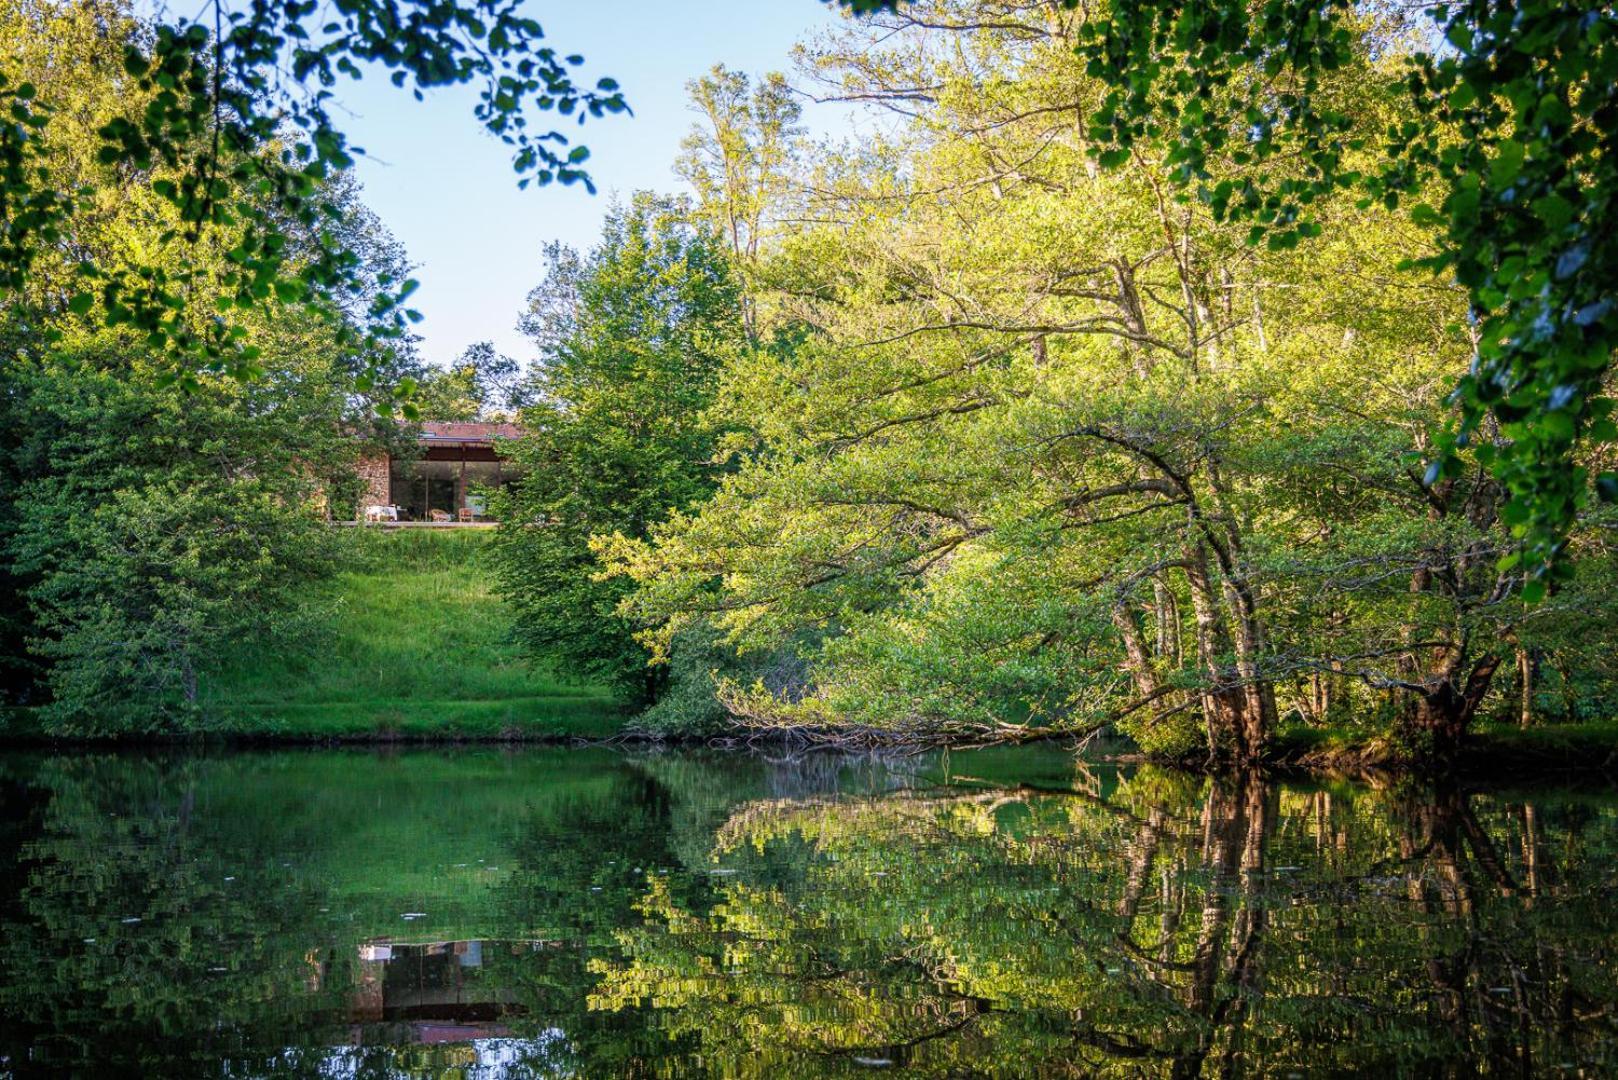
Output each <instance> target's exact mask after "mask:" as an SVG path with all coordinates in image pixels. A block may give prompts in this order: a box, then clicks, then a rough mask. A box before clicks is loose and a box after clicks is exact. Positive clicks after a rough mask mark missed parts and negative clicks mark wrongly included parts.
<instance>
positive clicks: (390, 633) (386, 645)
mask: <svg viewBox="0 0 1618 1080" xmlns="http://www.w3.org/2000/svg"><path fill="white" fill-rule="evenodd" d="M489 535H490V534H489V533H488V532H486V531H484V530H472V529H399V530H380V529H353V530H343V531H342V533H340V534H339V535H338V537H337V540H338V544H339V558H340V559H341V560H342V569H341V570H340V571H339V572H338V573H337V575H336V576H335V577H334V578H333V579H332V581H331V582H330V584H329V585H328V586H327V587H326V588H324V589H323V590H322V591H321V592H320V593H319V594H318V595H316V596H314V597H311V601H310V604H309V610H308V613H307V614H306V616H305V617H307V618H312V619H314V620H316V622H317V623H318V624H319V632H318V633H317V634H316V635H315V636H314V638H313V641H314V644H313V646H312V647H310V648H309V649H307V650H300V651H299V652H297V653H292V654H279V653H275V652H271V651H267V650H263V649H260V648H255V647H254V644H253V643H252V642H244V643H243V644H242V646H241V647H240V648H239V649H237V650H235V651H234V652H233V653H232V654H231V655H230V656H228V657H227V658H226V660H225V662H224V663H223V664H222V665H221V666H220V668H219V669H218V670H217V671H215V672H213V673H211V676H210V677H209V678H206V679H204V680H203V681H202V685H203V695H202V700H201V706H202V712H203V723H202V725H201V726H202V728H203V729H204V730H205V731H207V732H210V733H213V734H221V735H231V736H251V737H263V738H288V739H378V738H401V739H497V738H546V737H550V738H557V737H566V736H585V737H601V736H606V735H611V734H614V733H616V732H617V731H618V729H619V728H620V726H621V725H622V723H623V715H622V712H621V710H620V709H619V707H618V706H617V704H616V703H615V702H614V701H613V700H612V699H611V697H610V696H609V694H608V693H607V691H605V690H604V689H603V688H601V687H599V686H595V685H591V684H589V683H585V682H581V681H578V680H575V679H570V678H568V677H566V675H565V673H561V672H557V671H554V670H547V669H546V667H545V665H543V664H538V665H529V664H527V663H525V662H524V660H523V658H522V656H521V654H520V653H519V652H518V650H517V649H516V648H515V647H514V646H513V645H512V644H511V643H510V641H509V632H510V628H511V623H510V615H509V613H508V612H507V611H506V609H505V608H504V607H503V606H502V605H501V604H500V602H499V600H498V599H497V598H496V597H495V596H494V595H493V593H492V592H491V589H490V581H491V574H490V573H489V571H488V568H487V567H486V565H484V560H485V558H486V553H487V547H488V541H489Z"/></svg>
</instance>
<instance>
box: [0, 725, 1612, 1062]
mask: <svg viewBox="0 0 1618 1080" xmlns="http://www.w3.org/2000/svg"><path fill="white" fill-rule="evenodd" d="M0 799H3V801H0V875H3V876H0V1076H16V1077H33V1076H52V1077H55V1076H72V1075H82V1076H120V1075H139V1076H149V1077H171V1076H172V1077H186V1076H231V1077H257V1076H288V1077H292V1076H299V1077H302V1076H309V1077H333V1078H344V1077H372V1076H375V1077H384V1076H390V1077H391V1076H412V1077H415V1076H421V1077H444V1076H449V1077H458V1076H465V1077H503V1076H588V1077H615V1076H688V1075H699V1076H700V1075H714V1076H861V1075H869V1074H871V1073H882V1072H889V1073H893V1074H898V1075H915V1076H1030V1077H1042V1076H1070V1075H1071V1076H1093V1075H1101V1076H1130V1077H1133V1076H1198V1075H1206V1076H1216V1075H1219V1076H1223V1075H1234V1076H1282V1077H1284V1076H1294V1075H1296V1076H1318V1075H1333V1074H1349V1073H1364V1074H1373V1075H1415V1076H1428V1075H1430V1076H1452V1075H1454V1076H1460V1075H1474V1074H1477V1073H1484V1074H1511V1075H1524V1074H1532V1075H1566V1076H1612V1075H1618V890H1615V886H1618V798H1615V796H1614V794H1613V793H1612V792H1610V791H1603V790H1591V789H1580V790H1573V789H1561V788H1556V787H1539V788H1533V789H1523V790H1495V791H1483V792H1462V791H1432V790H1422V789H1416V788H1403V787H1401V788H1394V789H1389V790H1374V789H1372V788H1369V787H1364V786H1356V785H1350V784H1319V783H1275V782H1265V781H1262V780H1259V779H1256V778H1255V779H1249V780H1239V779H1232V780H1225V781H1220V782H1210V781H1208V780H1206V779H1204V778H1201V777H1190V776H1184V775H1180V774H1176V773H1171V772H1163V771H1157V770H1151V769H1144V768H1143V769H1139V770H1131V769H1114V768H1107V767H1101V766H1095V765H1082V764H1078V763H1075V761H1074V760H1073V759H1072V758H1071V757H1069V756H1066V755H1063V754H1061V753H1059V752H1056V751H1053V750H1042V749H1025V750H1019V751H979V752H975V753H970V754H966V753H956V754H953V755H947V756H946V755H932V756H924V757H919V758H908V759H898V760H878V759H869V758H864V759H859V758H843V757H836V756H830V755H814V756H810V757H807V758H803V759H799V760H772V759H769V758H765V757H759V756H750V755H743V754H720V753H661V754H650V753H619V752H613V751H606V750H562V749H557V750H524V751H517V752H507V751H500V750H466V751H452V752H447V751H442V750H435V751H403V752H395V753H373V752H364V751H330V750H323V751H298V752H278V753H239V754H228V755H213V756H193V755H181V754H174V755H139V756H135V755H72V756H45V755H7V756H3V757H0Z"/></svg>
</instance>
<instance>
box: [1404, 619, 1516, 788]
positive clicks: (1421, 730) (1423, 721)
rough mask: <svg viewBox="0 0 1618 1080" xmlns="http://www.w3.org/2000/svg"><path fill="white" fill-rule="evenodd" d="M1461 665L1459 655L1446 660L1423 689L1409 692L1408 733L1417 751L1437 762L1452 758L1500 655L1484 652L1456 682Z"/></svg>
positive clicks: (1487, 688)
mask: <svg viewBox="0 0 1618 1080" xmlns="http://www.w3.org/2000/svg"><path fill="white" fill-rule="evenodd" d="M1457 651H1458V647H1457ZM1460 667H1461V664H1460V662H1459V658H1458V657H1454V658H1451V659H1449V660H1447V661H1446V662H1445V663H1444V664H1443V665H1441V666H1440V670H1439V672H1438V673H1437V674H1436V675H1435V676H1434V677H1433V678H1430V679H1429V680H1427V682H1426V684H1425V686H1424V687H1423V688H1422V689H1420V690H1416V691H1412V692H1411V694H1410V697H1411V699H1412V700H1411V710H1410V714H1409V718H1408V720H1407V723H1408V725H1409V727H1410V729H1411V730H1410V732H1409V734H1411V735H1414V736H1415V738H1414V739H1413V740H1412V741H1413V742H1414V743H1415V744H1416V748H1417V750H1418V751H1420V752H1422V753H1423V754H1425V755H1428V756H1430V757H1431V758H1432V759H1433V760H1434V761H1435V762H1439V763H1443V762H1448V761H1450V760H1453V758H1454V757H1455V755H1456V753H1457V752H1458V751H1459V750H1460V747H1461V740H1462V739H1463V738H1465V736H1466V730H1467V728H1468V727H1469V726H1470V725H1471V723H1472V719H1473V717H1475V716H1476V715H1477V711H1478V706H1480V705H1482V704H1483V699H1484V697H1485V695H1487V694H1488V692H1489V684H1490V682H1491V681H1492V680H1493V679H1494V673H1495V671H1496V669H1498V668H1499V667H1500V657H1499V656H1498V655H1496V654H1495V653H1486V654H1484V655H1483V656H1482V657H1481V658H1479V660H1478V662H1477V663H1476V664H1474V665H1473V666H1472V670H1471V672H1470V673H1469V674H1468V675H1467V677H1466V681H1465V682H1464V683H1457V677H1458V675H1459V669H1460Z"/></svg>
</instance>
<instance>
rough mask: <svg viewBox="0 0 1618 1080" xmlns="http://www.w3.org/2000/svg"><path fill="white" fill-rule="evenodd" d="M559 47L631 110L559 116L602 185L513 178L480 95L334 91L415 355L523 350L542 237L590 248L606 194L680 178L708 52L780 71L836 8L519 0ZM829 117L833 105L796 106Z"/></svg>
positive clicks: (788, 3)
mask: <svg viewBox="0 0 1618 1080" xmlns="http://www.w3.org/2000/svg"><path fill="white" fill-rule="evenodd" d="M528 6H529V9H530V12H531V14H532V15H533V17H535V18H537V19H538V20H539V21H540V22H541V24H542V25H543V26H544V28H545V34H546V37H547V38H548V39H549V40H550V41H551V42H552V43H554V45H555V46H556V47H557V49H558V51H559V52H566V53H575V52H576V53H582V54H583V55H584V57H585V60H586V63H585V66H584V67H583V68H582V69H581V71H582V72H583V73H584V74H585V76H586V77H585V78H583V79H581V80H580V81H581V82H584V83H585V84H587V85H588V84H592V83H593V82H594V80H595V79H596V78H598V77H600V76H603V75H610V76H612V77H613V78H615V79H617V80H618V81H619V83H620V84H622V86H623V89H624V94H625V96H626V98H627V99H628V101H629V103H630V106H631V108H633V109H634V112H635V115H634V116H623V115H619V116H615V117H607V118H604V119H602V120H599V121H597V120H591V121H589V122H587V123H586V124H585V125H584V126H583V127H582V128H578V127H575V126H573V124H572V123H571V121H568V122H566V124H565V126H564V127H562V128H561V129H560V130H564V131H566V132H567V133H568V135H569V137H572V138H575V139H576V140H577V141H580V142H583V143H585V144H587V145H588V146H589V147H590V152H591V157H590V162H589V167H590V171H591V175H592V177H593V178H594V179H595V182H596V186H597V190H598V192H599V194H597V195H594V196H591V195H590V194H588V193H587V192H586V191H585V190H584V188H583V187H582V186H575V187H572V188H563V187H560V186H557V185H552V186H551V187H548V188H540V189H534V188H530V189H529V190H527V191H518V190H517V185H516V179H515V177H514V175H513V173H512V172H511V165H510V154H509V148H508V147H506V146H504V145H502V144H501V143H499V142H497V141H496V140H495V139H493V138H492V137H490V136H488V135H486V134H484V133H483V131H482V129H481V128H480V127H479V126H478V124H477V121H476V120H475V119H474V118H473V116H472V106H473V104H474V102H475V100H476V93H475V92H474V91H473V90H471V89H467V88H460V89H457V90H455V91H450V92H441V93H438V94H435V95H433V96H430V97H429V98H428V99H427V100H426V101H424V102H416V101H414V100H413V99H412V98H411V97H410V95H409V94H408V93H406V92H401V91H396V90H394V89H393V88H392V87H390V86H388V85H387V83H386V81H385V79H383V78H378V77H376V76H375V75H374V74H373V75H371V76H370V77H368V78H367V79H366V80H364V81H363V82H361V83H359V84H350V85H348V86H346V87H343V88H342V90H341V98H340V100H341V102H342V105H343V107H344V108H345V109H346V110H347V111H348V115H346V116H344V115H343V113H341V112H338V113H337V114H336V115H337V116H339V117H342V119H340V120H339V123H340V124H341V125H342V126H343V127H344V130H345V131H347V132H348V134H349V137H350V139H351V141H352V142H353V143H355V144H357V145H359V146H361V147H363V148H364V149H365V151H366V152H367V154H368V155H370V160H364V161H362V162H361V163H360V166H359V176H360V179H361V181H362V183H363V184H364V187H365V201H366V202H367V204H369V205H370V206H371V207H372V208H373V209H374V210H375V211H376V212H377V213H378V214H379V215H380V216H381V218H382V220H383V221H384V222H386V224H387V226H388V228H389V229H391V230H392V231H393V233H394V235H395V236H397V237H398V238H399V239H400V240H401V241H402V242H403V243H404V245H405V247H406V249H407V250H408V251H409V253H410V256H411V258H412V259H413V260H414V261H415V262H416V263H418V264H420V266H419V269H418V271H417V273H416V276H417V277H418V278H419V279H420V281H421V290H420V292H418V293H417V294H416V296H415V297H414V301H415V302H416V306H417V307H418V308H419V309H420V310H421V312H422V313H423V315H425V316H426V318H425V321H424V322H422V323H421V324H420V326H419V327H418V328H417V329H418V332H419V333H420V334H421V337H422V352H423V355H424V357H425V358H426V359H427V360H429V361H431V362H434V363H440V364H441V363H445V362H448V361H450V360H452V359H454V358H455V357H456V356H457V355H458V354H459V353H460V352H461V350H462V349H464V348H465V347H466V346H467V345H470V344H471V343H472V342H474V341H481V340H491V341H493V342H494V343H495V345H496V347H498V348H499V349H501V350H502V351H504V352H506V353H508V354H509V355H512V356H515V357H517V358H519V359H522V360H525V361H526V360H527V359H529V358H530V356H531V352H532V350H531V349H530V348H529V346H528V343H527V341H526V340H525V339H524V338H523V337H522V336H521V335H520V334H518V333H517V331H516V328H515V322H516V319H517V314H518V311H519V309H520V308H521V306H522V303H523V298H524V297H525V296H526V295H527V293H528V290H529V289H530V288H531V287H532V286H533V285H534V284H535V283H536V282H537V281H538V278H539V274H540V249H541V247H542V246H543V245H544V244H545V243H547V242H549V241H551V240H561V241H563V242H565V243H568V244H572V245H574V246H575V247H579V248H585V247H588V246H589V245H590V244H591V243H592V242H593V241H594V240H595V238H596V237H597V235H598V234H599V231H600V225H601V219H602V215H603V213H604V211H605V210H606V208H607V206H608V203H609V200H610V198H611V195H612V192H614V191H617V192H622V193H624V194H626V195H627V194H628V193H629V192H630V191H633V190H636V189H640V188H652V189H656V190H660V191H671V190H677V189H678V188H679V187H680V186H681V185H680V181H679V180H678V178H676V177H675V176H674V174H673V172H672V169H671V166H672V164H673V161H674V158H675V156H676V154H677V153H678V150H679V143H680V140H681V139H682V138H683V137H684V136H685V134H686V132H687V131H688V130H689V129H690V127H691V124H692V123H693V121H694V119H695V117H694V116H693V115H692V114H691V113H690V112H689V111H688V109H687V102H686V97H685V89H684V87H685V83H686V81H687V80H689V79H692V78H694V77H696V76H698V75H700V74H702V73H703V72H705V71H707V70H708V69H709V68H711V67H712V66H713V65H714V64H716V63H724V64H726V65H727V66H729V67H732V68H737V69H740V70H742V71H746V72H748V73H749V74H752V75H755V76H756V75H759V74H762V73H764V72H766V71H772V70H775V71H785V70H788V69H789V54H790V50H791V48H792V45H793V43H794V42H795V41H797V40H798V39H799V38H800V37H802V36H804V35H805V34H807V33H809V32H811V31H813V30H814V29H816V28H819V27H824V26H827V25H829V24H830V23H831V22H832V21H833V20H835V19H836V18H838V16H837V15H836V14H835V12H834V10H833V8H832V7H831V6H829V5H826V4H823V3H821V2H820V0H684V2H677V0H663V2H658V0H529V4H528ZM806 113H807V114H808V115H807V117H806V118H807V119H809V121H810V123H811V127H812V128H813V129H816V130H820V131H825V130H827V129H826V125H827V124H828V123H831V124H836V123H840V122H841V120H840V119H839V117H838V116H836V115H832V116H830V117H822V116H817V115H814V114H815V110H814V109H813V108H812V107H807V108H806Z"/></svg>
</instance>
